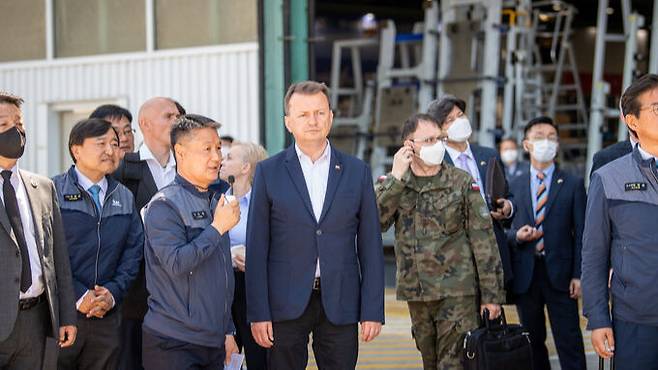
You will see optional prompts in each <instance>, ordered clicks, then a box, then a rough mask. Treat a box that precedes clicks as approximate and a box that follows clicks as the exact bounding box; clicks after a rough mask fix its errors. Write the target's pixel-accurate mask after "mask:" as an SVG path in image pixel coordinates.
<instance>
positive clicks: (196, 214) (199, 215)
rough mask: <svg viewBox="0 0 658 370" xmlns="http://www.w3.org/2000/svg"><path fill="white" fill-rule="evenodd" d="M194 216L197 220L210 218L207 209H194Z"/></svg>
mask: <svg viewBox="0 0 658 370" xmlns="http://www.w3.org/2000/svg"><path fill="white" fill-rule="evenodd" d="M192 218H193V219H195V220H203V219H204V218H208V214H207V213H206V211H193V212H192Z"/></svg>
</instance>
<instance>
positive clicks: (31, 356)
mask: <svg viewBox="0 0 658 370" xmlns="http://www.w3.org/2000/svg"><path fill="white" fill-rule="evenodd" d="M2 299H7V297H3V298H2ZM16 304H18V302H17V303H16ZM50 331H52V329H51V328H50V315H49V312H48V302H47V301H46V300H45V299H44V300H43V301H42V302H40V303H38V304H37V305H36V306H34V307H32V308H30V309H29V310H23V311H20V310H19V311H18V316H17V317H16V323H15V324H14V329H13V330H12V331H11V334H9V337H8V338H7V339H5V340H4V341H2V342H0V369H2V370H26V369H41V365H42V360H43V354H44V348H45V343H46V335H47V333H49V332H50ZM52 365H53V366H54V363H53V364H52Z"/></svg>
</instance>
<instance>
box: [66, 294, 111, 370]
mask: <svg viewBox="0 0 658 370" xmlns="http://www.w3.org/2000/svg"><path fill="white" fill-rule="evenodd" d="M77 326H78V334H77V336H76V339H75V343H73V345H72V346H71V347H67V348H62V349H61V351H60V352H59V359H58V360H57V368H58V369H59V370H115V369H116V368H117V366H118V363H119V346H120V340H121V339H120V338H121V312H120V310H118V309H117V308H116V307H115V308H114V309H113V310H112V311H110V312H109V313H108V314H107V315H106V316H105V317H103V318H102V319H99V318H95V317H94V318H89V319H88V318H87V317H86V316H85V315H83V314H81V313H79V312H78V323H77Z"/></svg>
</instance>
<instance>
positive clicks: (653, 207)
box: [583, 74, 658, 370]
mask: <svg viewBox="0 0 658 370" xmlns="http://www.w3.org/2000/svg"><path fill="white" fill-rule="evenodd" d="M621 106H622V111H623V112H624V113H623V114H624V115H625V116H624V121H625V122H626V125H627V126H628V129H629V131H631V132H633V133H634V134H635V136H636V137H637V138H638V139H639V144H638V145H636V146H635V149H634V150H633V152H632V153H630V154H627V155H625V156H623V157H621V158H618V159H616V160H614V161H612V162H610V163H608V164H607V165H605V166H603V167H601V168H600V169H598V170H597V171H595V172H594V174H593V175H592V181H591V183H590V188H589V196H588V199H587V217H586V219H585V232H584V236H583V311H584V314H585V316H586V317H587V320H588V322H587V328H588V329H589V330H592V345H593V347H594V349H595V350H596V352H597V353H598V354H599V356H602V357H605V358H609V357H612V356H613V355H614V357H615V364H616V367H617V369H620V370H627V369H643V370H652V369H653V370H655V369H658V351H656V343H657V342H658V268H657V266H658V227H656V215H658V171H657V170H656V158H657V157H658V75H655V74H648V75H645V76H643V77H641V78H639V79H638V80H637V81H635V82H633V83H632V84H631V86H629V87H628V89H626V91H625V92H624V94H623V95H622V97H621ZM610 268H612V277H611V278H610V275H609V273H610ZM610 294H611V295H612V297H610ZM610 298H611V299H610ZM610 301H612V308H610V304H609V302H610ZM611 313H612V315H611ZM611 316H612V317H611Z"/></svg>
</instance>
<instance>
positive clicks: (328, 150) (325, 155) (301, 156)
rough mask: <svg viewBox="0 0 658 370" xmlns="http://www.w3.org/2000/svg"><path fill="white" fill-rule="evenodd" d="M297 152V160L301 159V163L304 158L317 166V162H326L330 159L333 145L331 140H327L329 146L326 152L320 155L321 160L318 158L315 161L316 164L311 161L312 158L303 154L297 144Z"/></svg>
mask: <svg viewBox="0 0 658 370" xmlns="http://www.w3.org/2000/svg"><path fill="white" fill-rule="evenodd" d="M295 152H296V153H297V158H298V159H299V161H300V162H301V160H302V158H305V159H307V160H308V161H309V162H311V163H313V164H315V163H317V162H320V161H324V160H326V159H330V153H331V144H329V140H327V145H326V146H325V147H324V151H323V152H322V154H321V155H320V158H318V160H317V161H315V163H314V162H313V161H311V157H309V156H307V155H306V154H304V152H302V150H301V149H300V148H299V146H297V143H295Z"/></svg>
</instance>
